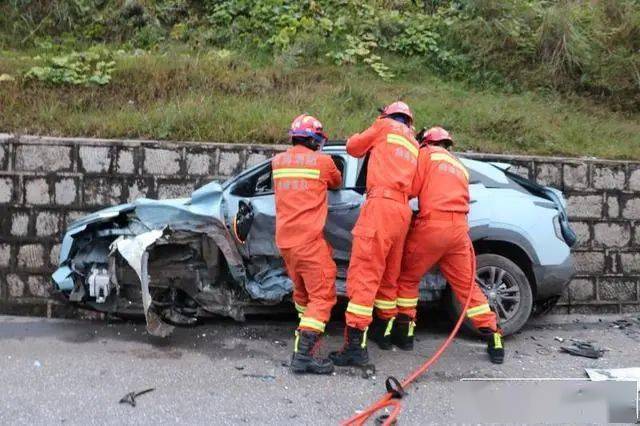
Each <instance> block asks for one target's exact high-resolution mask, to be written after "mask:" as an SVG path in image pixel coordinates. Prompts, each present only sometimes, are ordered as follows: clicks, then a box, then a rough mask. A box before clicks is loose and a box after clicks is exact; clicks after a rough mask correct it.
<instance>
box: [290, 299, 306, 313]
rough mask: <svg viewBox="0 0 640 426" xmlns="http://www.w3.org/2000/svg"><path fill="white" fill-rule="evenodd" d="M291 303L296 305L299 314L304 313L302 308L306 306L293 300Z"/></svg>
mask: <svg viewBox="0 0 640 426" xmlns="http://www.w3.org/2000/svg"><path fill="white" fill-rule="evenodd" d="M293 304H294V305H295V307H296V311H298V312H300V313H301V314H304V310H305V309H307V307H306V306H302V305H298V304H297V303H296V302H293Z"/></svg>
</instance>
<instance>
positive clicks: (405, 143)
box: [387, 133, 418, 158]
mask: <svg viewBox="0 0 640 426" xmlns="http://www.w3.org/2000/svg"><path fill="white" fill-rule="evenodd" d="M387 143H392V144H394V145H400V146H402V147H404V148H406V149H407V150H408V151H409V152H410V153H411V155H413V156H414V157H416V158H418V147H417V146H415V145H414V144H413V143H411V141H410V140H409V139H407V138H405V137H404V136H400V135H394V134H393V133H389V134H388V135H387Z"/></svg>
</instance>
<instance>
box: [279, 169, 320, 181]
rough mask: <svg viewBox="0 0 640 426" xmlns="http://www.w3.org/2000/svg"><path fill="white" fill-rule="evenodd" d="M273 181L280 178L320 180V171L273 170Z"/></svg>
mask: <svg viewBox="0 0 640 426" xmlns="http://www.w3.org/2000/svg"><path fill="white" fill-rule="evenodd" d="M273 178H274V179H282V178H305V179H320V169H303V168H297V169H295V168H287V169H275V170H273Z"/></svg>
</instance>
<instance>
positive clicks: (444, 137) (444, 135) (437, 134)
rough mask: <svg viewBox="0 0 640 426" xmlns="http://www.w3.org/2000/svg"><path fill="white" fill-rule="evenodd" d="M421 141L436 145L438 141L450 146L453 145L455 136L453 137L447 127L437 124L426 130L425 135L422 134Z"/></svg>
mask: <svg viewBox="0 0 640 426" xmlns="http://www.w3.org/2000/svg"><path fill="white" fill-rule="evenodd" d="M420 143H423V144H431V145H435V144H437V143H444V144H445V145H448V146H450V145H453V138H452V137H451V135H450V134H449V132H447V131H446V130H445V129H443V128H442V127H438V126H436V127H432V128H430V129H429V130H427V131H426V132H425V134H424V135H422V138H421V140H420Z"/></svg>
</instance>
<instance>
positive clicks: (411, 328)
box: [407, 321, 416, 337]
mask: <svg viewBox="0 0 640 426" xmlns="http://www.w3.org/2000/svg"><path fill="white" fill-rule="evenodd" d="M414 328H416V323H415V322H414V321H411V322H410V323H409V333H407V336H409V337H411V336H413V329H414Z"/></svg>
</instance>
